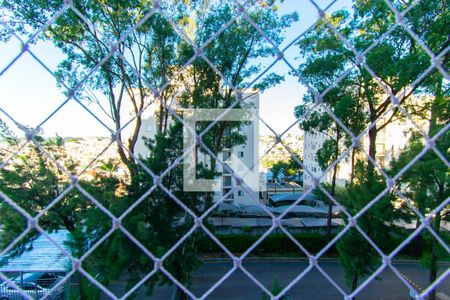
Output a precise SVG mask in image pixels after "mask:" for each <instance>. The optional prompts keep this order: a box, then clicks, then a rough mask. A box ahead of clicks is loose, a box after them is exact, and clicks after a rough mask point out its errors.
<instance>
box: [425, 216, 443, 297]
mask: <svg viewBox="0 0 450 300" xmlns="http://www.w3.org/2000/svg"><path fill="white" fill-rule="evenodd" d="M433 221H434V222H433V225H432V227H433V229H434V231H435V232H436V233H437V234H438V235H439V230H440V228H441V215H440V213H437V214H436V217H434V219H433ZM437 243H438V242H437V241H436V240H435V239H434V238H433V237H431V249H430V252H431V259H430V273H429V276H428V284H429V285H431V284H432V283H433V282H435V281H436V278H437V271H438V269H439V265H438V259H439V258H438V256H437V253H436V246H437ZM428 300H436V288H435V289H433V290H432V291H431V292H430V294H429V295H428Z"/></svg>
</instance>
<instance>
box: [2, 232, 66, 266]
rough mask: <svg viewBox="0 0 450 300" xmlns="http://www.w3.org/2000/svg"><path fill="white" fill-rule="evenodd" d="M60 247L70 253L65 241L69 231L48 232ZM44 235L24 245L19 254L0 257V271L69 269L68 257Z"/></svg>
mask: <svg viewBox="0 0 450 300" xmlns="http://www.w3.org/2000/svg"><path fill="white" fill-rule="evenodd" d="M48 235H49V236H50V238H51V239H52V240H53V241H54V242H55V243H56V244H57V245H58V246H59V247H61V248H62V249H64V250H65V251H67V252H68V253H70V249H69V246H68V245H67V242H68V241H69V238H70V233H69V232H68V231H67V230H58V231H56V232H53V233H49V234H48ZM59 247H57V246H56V245H55V244H54V243H52V242H51V241H50V240H49V239H48V238H47V237H45V236H44V235H42V234H41V235H40V236H38V237H37V238H36V239H34V240H33V241H31V242H29V243H28V244H27V245H25V249H27V250H25V251H24V252H23V253H21V254H19V255H15V256H12V255H6V256H4V257H0V272H63V273H65V272H67V271H69V270H71V268H72V264H71V262H70V259H69V258H68V257H67V256H66V255H65V254H64V253H63V252H62V251H61V249H60V248H59Z"/></svg>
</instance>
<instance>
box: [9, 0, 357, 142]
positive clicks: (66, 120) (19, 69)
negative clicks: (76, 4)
mask: <svg viewBox="0 0 450 300" xmlns="http://www.w3.org/2000/svg"><path fill="white" fill-rule="evenodd" d="M316 2H317V4H318V5H320V6H321V7H322V8H325V7H326V6H327V5H329V4H330V3H331V2H332V1H329V0H328V1H327V0H318V1H316ZM343 6H345V7H347V8H349V7H350V6H351V1H350V0H340V1H337V2H336V3H335V4H333V6H332V7H331V10H336V9H339V8H341V7H343ZM279 11H280V13H287V12H292V11H297V13H298V14H299V16H300V19H299V21H298V22H296V23H294V24H293V26H291V28H289V29H288V30H287V32H286V38H285V41H284V42H283V44H282V45H280V49H282V48H284V47H285V46H286V45H287V44H288V43H289V42H290V41H292V40H293V39H295V38H296V37H297V36H298V35H299V34H300V33H301V32H303V31H305V30H306V29H307V28H308V27H310V26H311V25H312V24H313V23H314V22H315V20H317V11H316V9H315V8H314V6H313V5H312V4H311V3H310V2H309V1H306V0H285V1H284V2H283V3H282V4H280V5H279ZM20 47H21V45H20V42H19V41H18V40H17V39H15V38H13V39H11V40H10V41H9V42H8V43H0V70H2V71H0V72H3V70H4V68H5V67H6V66H7V65H8V64H9V63H10V62H11V61H12V60H13V59H14V58H15V57H16V56H17V55H18V54H19V53H20ZM30 50H31V52H33V54H34V55H35V56H36V57H37V58H38V59H39V60H40V61H41V62H42V63H43V64H45V65H46V66H48V68H49V69H50V70H55V69H56V67H57V65H58V63H59V62H60V61H61V60H63V59H64V55H63V54H62V53H61V52H60V51H59V50H58V49H57V48H55V47H54V46H53V45H52V44H51V43H49V42H39V43H37V44H35V45H32V46H31V47H30ZM297 53H298V50H297V49H295V47H291V48H289V49H288V50H287V51H286V52H285V57H286V58H287V59H288V60H289V61H290V62H291V63H292V65H293V66H295V65H296V63H295V58H296V57H297V56H298V54H297ZM271 62H272V61H270V60H267V61H264V62H263V64H267V66H268V65H269V64H270V63H271ZM271 71H273V72H276V73H278V74H281V75H285V81H284V82H283V83H281V84H279V85H277V86H276V87H274V88H271V89H269V90H267V91H265V92H264V93H262V94H261V95H260V110H261V117H262V118H263V119H264V120H265V121H266V122H267V123H269V124H270V125H271V127H272V128H273V129H275V130H276V131H277V132H279V133H281V132H282V131H284V130H285V129H286V128H287V127H289V126H290V125H291V124H292V123H293V122H295V118H294V116H293V110H294V107H295V106H296V105H298V104H300V103H301V99H302V96H303V93H304V92H305V88H304V87H303V86H302V85H301V84H300V83H298V81H297V79H296V78H294V77H292V76H291V75H288V74H287V72H288V71H289V68H288V67H287V65H286V64H285V63H284V62H282V61H279V62H278V63H277V64H276V65H275V66H274V67H273V68H272V70H271ZM65 100H66V99H65V96H64V95H63V93H62V90H61V89H60V88H58V87H57V86H56V80H55V79H54V78H53V77H52V75H51V74H50V73H49V72H48V71H47V70H45V68H44V67H42V66H41V65H40V64H39V62H38V61H37V60H36V59H35V58H33V57H32V56H31V55H30V53H24V54H23V55H21V57H19V58H18V59H17V61H16V62H14V64H13V65H12V66H11V67H10V68H9V69H8V70H6V71H5V72H4V73H3V74H2V76H0V108H1V109H2V110H3V111H5V112H7V113H8V114H9V115H10V116H12V117H13V118H14V119H15V120H16V121H17V122H19V123H21V124H23V125H27V126H31V127H36V126H37V125H39V124H41V123H42V122H43V121H45V120H46V119H47V117H48V116H49V115H51V114H52V113H53V112H54V111H55V110H56V109H57V108H58V107H59V106H60V105H61V104H62V103H63V102H64V101H65ZM89 108H90V109H92V111H93V112H94V113H96V114H97V115H98V116H99V118H101V119H102V120H103V121H104V122H105V123H107V124H108V125H111V123H108V119H107V118H106V117H105V116H104V115H102V114H101V113H100V111H99V110H98V109H96V108H95V107H94V106H89ZM0 118H2V119H3V120H5V121H6V120H7V118H6V116H5V115H4V114H3V113H2V112H1V111H0ZM9 124H11V123H9ZM42 128H43V130H44V134H45V135H47V136H52V135H54V134H55V133H58V134H59V135H61V136H107V135H108V131H107V130H106V129H105V128H104V127H103V126H102V125H101V124H100V123H99V122H97V121H96V120H95V119H94V118H93V117H92V116H91V115H89V114H88V113H87V112H86V111H85V110H84V109H83V108H82V107H81V106H80V105H79V104H78V103H76V102H74V101H69V102H67V103H66V104H65V105H64V106H63V107H62V108H61V110H59V111H58V112H57V113H55V114H54V115H53V116H52V117H51V118H50V119H49V120H48V121H46V122H45V123H44V124H43V125H42ZM291 132H295V133H298V130H293V131H292V130H291ZM267 133H268V131H267V129H266V128H265V126H264V125H262V124H261V125H260V134H267Z"/></svg>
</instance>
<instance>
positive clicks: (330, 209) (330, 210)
mask: <svg viewBox="0 0 450 300" xmlns="http://www.w3.org/2000/svg"><path fill="white" fill-rule="evenodd" d="M340 135H341V132H340V129H339V126H338V125H336V148H335V152H334V159H335V160H336V159H337V158H338V157H339V140H340ZM337 172H338V164H336V165H335V166H334V168H333V177H332V178H331V187H330V195H331V196H333V197H334V195H335V193H336V177H337ZM332 216H333V201H331V199H329V201H328V216H327V239H328V240H331V218H332Z"/></svg>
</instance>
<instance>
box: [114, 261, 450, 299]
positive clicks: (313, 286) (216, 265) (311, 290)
mask: <svg viewBox="0 0 450 300" xmlns="http://www.w3.org/2000/svg"><path fill="white" fill-rule="evenodd" d="M393 265H394V266H395V267H396V269H397V270H398V271H399V272H400V273H401V274H402V275H403V276H404V278H405V280H407V281H409V282H410V283H411V285H412V286H414V287H415V288H416V290H418V291H421V290H422V289H424V288H426V287H427V285H428V271H427V270H426V269H424V268H423V267H422V266H421V265H420V264H419V263H418V262H408V261H404V262H402V261H399V262H394V263H393ZM243 266H244V267H245V268H246V269H247V270H248V271H249V272H250V273H251V274H253V275H254V277H255V278H256V279H258V280H259V281H260V282H261V283H262V284H263V285H264V286H265V287H266V288H267V289H269V290H270V289H271V287H272V286H273V283H274V281H276V282H277V283H278V285H279V286H281V287H283V288H284V287H285V286H286V285H288V284H290V282H292V280H294V279H295V278H296V277H297V276H298V275H299V274H300V273H301V272H303V271H304V270H305V269H306V268H307V267H308V262H307V261H305V260H295V259H250V260H248V261H244V262H243ZM232 267H233V265H232V262H231V261H225V260H208V261H206V262H205V263H204V264H203V265H202V267H201V268H200V269H199V270H198V271H197V272H196V273H195V275H194V280H193V284H192V286H191V288H190V290H191V291H192V292H193V293H194V295H196V296H197V297H201V296H203V295H204V294H205V293H206V292H207V291H208V290H209V289H210V288H211V287H212V286H213V285H214V284H215V283H216V282H217V281H219V280H220V279H221V278H222V277H223V276H224V275H225V274H226V273H227V272H228V271H229V270H230V269H231V268H232ZM320 267H321V268H322V269H323V270H324V271H326V272H327V274H329V276H330V278H332V279H333V280H334V281H335V282H336V283H337V285H338V286H339V287H340V288H341V289H342V290H343V291H344V292H346V293H348V292H350V290H349V289H348V287H347V286H346V284H345V280H344V271H343V269H342V267H341V265H340V263H339V262H338V261H337V260H333V259H331V260H324V261H321V262H320ZM449 267H450V265H449V264H448V263H446V264H443V265H442V266H441V268H440V270H439V274H442V273H443V272H445V271H446V270H447V269H449ZM362 280H364V279H360V281H359V284H361V283H362ZM124 286H125V282H115V283H112V284H111V286H110V289H111V290H112V291H113V292H114V293H116V295H118V296H121V295H123V294H124V292H123V287H124ZM145 291H146V288H145V287H142V288H140V289H139V290H138V292H137V293H136V298H135V299H157V300H160V299H161V300H163V299H164V300H167V299H172V296H173V292H174V288H173V287H169V286H163V287H159V288H156V289H155V291H154V292H153V294H152V295H151V296H149V295H146V293H145ZM437 292H438V293H437V296H438V299H441V300H450V276H449V277H447V278H446V279H445V280H444V281H443V282H442V283H441V284H440V285H439V286H438V289H437ZM287 295H288V296H289V297H290V298H289V299H296V300H297V299H301V300H308V299H311V300H317V299H320V300H326V299H343V295H342V294H341V293H340V292H339V290H338V289H337V288H336V287H334V286H333V285H332V284H331V283H330V281H328V280H327V279H326V278H325V277H324V276H323V275H322V274H321V273H320V272H319V271H318V270H317V269H316V268H313V269H312V270H311V271H310V272H309V273H308V274H307V275H305V277H303V278H302V279H301V280H300V281H299V282H297V283H296V284H294V285H293V286H292V287H291V288H290V289H289V291H288V293H287ZM409 295H410V290H409V288H408V287H407V286H406V285H405V284H404V283H403V282H402V281H401V280H400V279H399V277H398V276H397V275H396V274H395V273H394V272H393V271H392V270H391V269H385V270H384V271H383V272H382V273H381V274H380V276H379V277H377V278H376V279H374V280H373V281H372V282H371V283H370V284H368V285H367V286H366V287H365V288H364V289H363V290H362V291H361V293H360V294H359V295H358V296H357V298H358V299H368V300H372V299H373V300H375V299H377V300H380V299H383V300H402V299H405V300H409V299H411V298H410V296H409ZM261 297H262V290H261V289H260V287H258V286H257V285H256V284H255V283H254V282H253V281H251V279H249V277H248V276H247V275H246V274H244V273H243V272H242V271H241V270H236V271H235V272H233V273H232V274H231V276H229V277H228V278H227V279H226V280H225V281H224V282H222V283H221V284H220V285H219V286H218V287H217V288H216V289H215V290H214V291H213V292H212V293H211V294H209V296H208V297H207V298H206V299H217V300H219V299H261Z"/></svg>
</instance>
